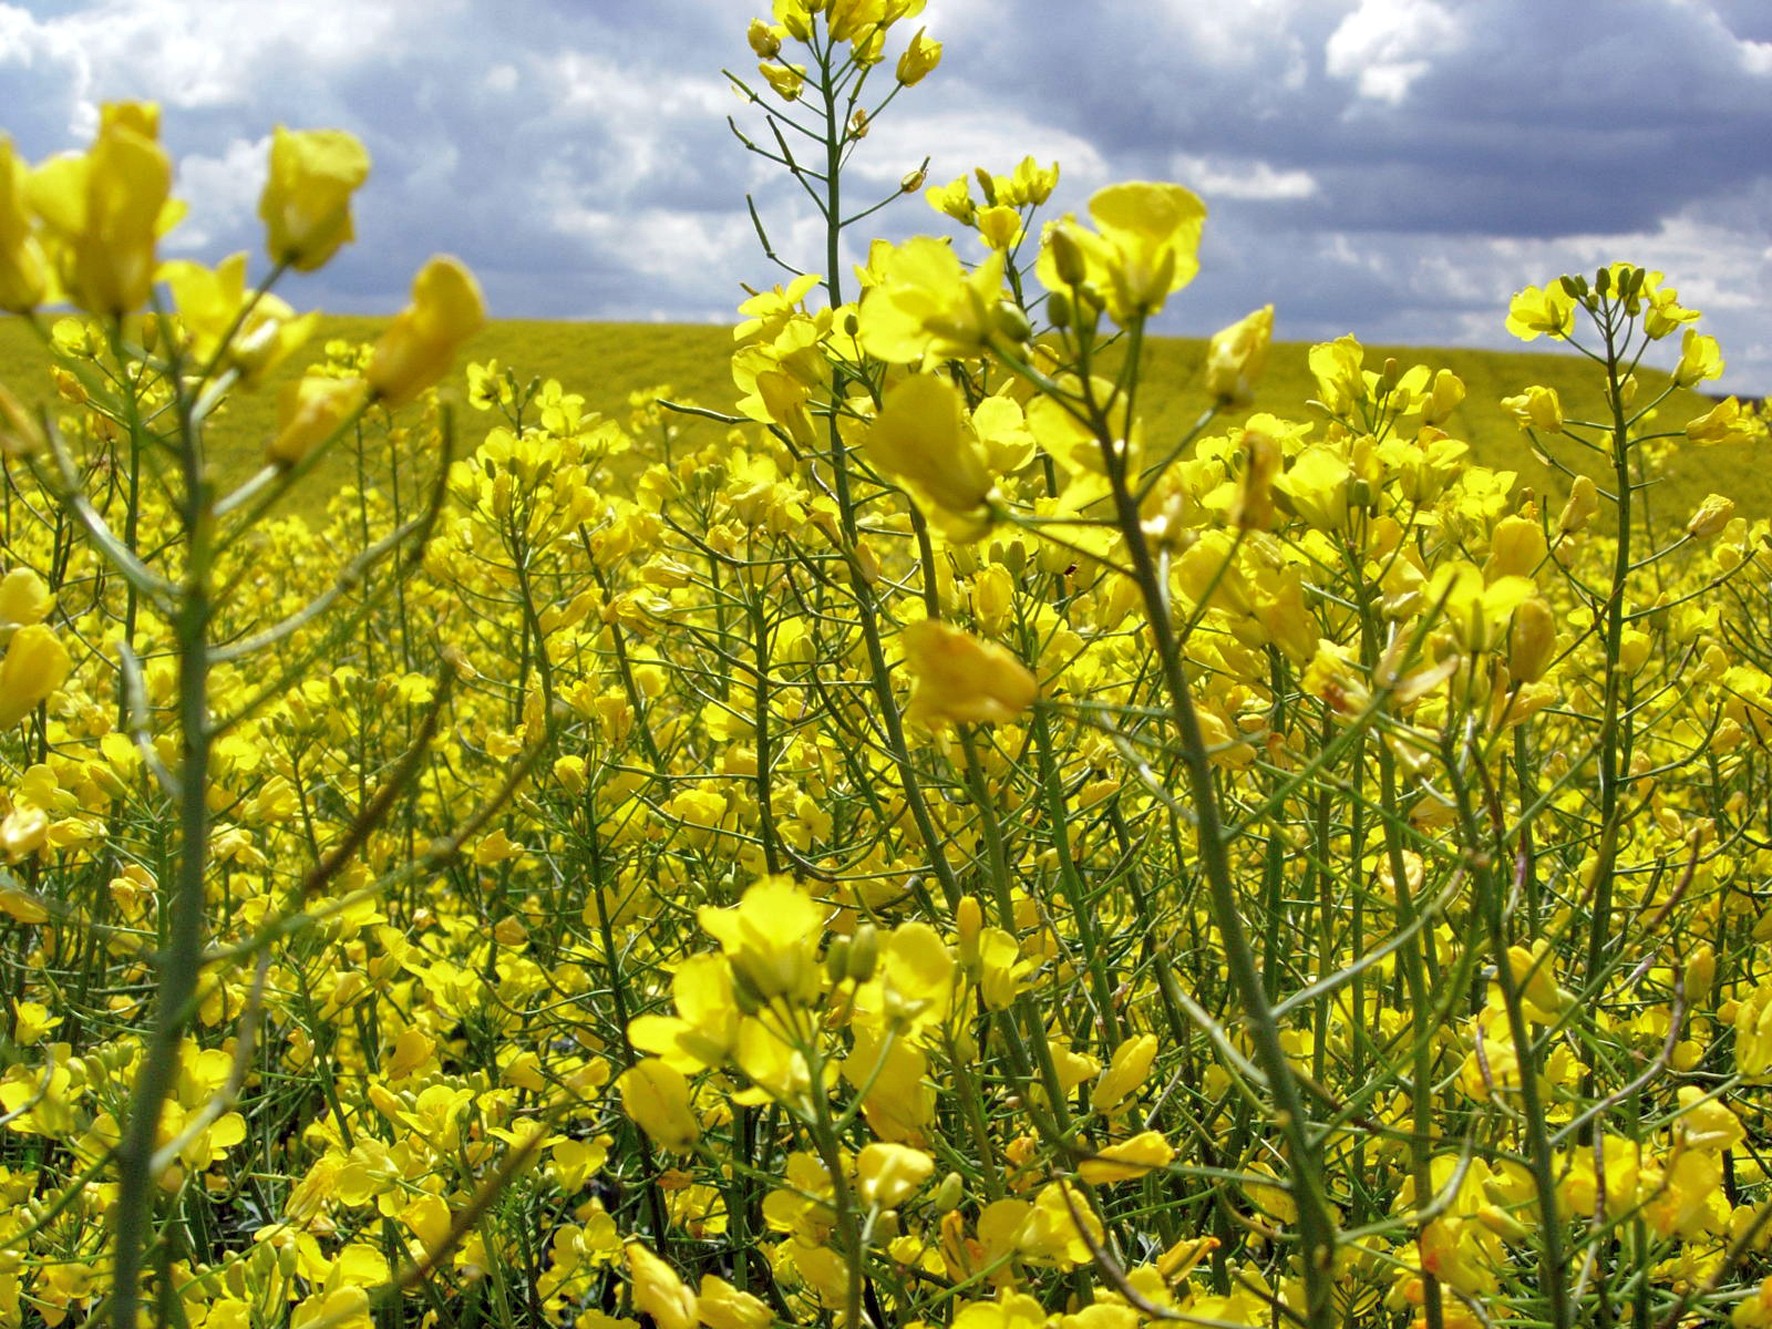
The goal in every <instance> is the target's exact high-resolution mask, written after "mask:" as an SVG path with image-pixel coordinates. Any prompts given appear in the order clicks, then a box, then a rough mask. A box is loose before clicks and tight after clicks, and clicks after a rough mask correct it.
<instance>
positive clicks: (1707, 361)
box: [1674, 328, 1725, 388]
mask: <svg viewBox="0 0 1772 1329" xmlns="http://www.w3.org/2000/svg"><path fill="white" fill-rule="evenodd" d="M1724 368H1725V362H1724V360H1723V348H1722V347H1720V346H1718V345H1717V339H1716V338H1715V337H1706V336H1704V335H1703V334H1702V333H1700V332H1699V331H1698V329H1697V328H1687V329H1686V332H1685V335H1684V336H1683V337H1681V338H1680V363H1679V364H1678V365H1677V366H1676V367H1675V369H1674V382H1675V383H1677V384H1679V385H1680V386H1681V387H1682V388H1689V387H1691V386H1692V385H1693V384H1695V383H1702V382H1703V381H1704V380H1705V379H1709V378H1721V377H1722V376H1723V370H1724Z"/></svg>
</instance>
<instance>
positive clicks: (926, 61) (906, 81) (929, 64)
mask: <svg viewBox="0 0 1772 1329" xmlns="http://www.w3.org/2000/svg"><path fill="white" fill-rule="evenodd" d="M926 32H927V29H925V28H918V29H917V35H916V36H915V37H912V38H911V43H910V45H909V46H907V47H905V49H904V54H903V55H901V56H899V57H898V70H897V75H898V81H899V83H900V84H901V85H902V86H904V87H907V88H908V87H910V86H911V85H913V84H915V83H921V82H922V81H923V79H924V78H926V77H927V76H928V74H929V72H930V71H931V70H933V69H934V68H935V67H936V66H937V65H939V64H940V63H941V43H940V42H938V41H932V40H930V39H929V38H928V37H927V36H925V35H924V34H925V33H926Z"/></svg>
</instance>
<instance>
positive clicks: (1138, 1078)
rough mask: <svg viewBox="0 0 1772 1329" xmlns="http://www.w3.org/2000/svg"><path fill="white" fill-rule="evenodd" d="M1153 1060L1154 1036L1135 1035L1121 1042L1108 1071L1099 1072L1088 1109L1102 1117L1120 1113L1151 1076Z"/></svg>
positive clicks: (1155, 1043)
mask: <svg viewBox="0 0 1772 1329" xmlns="http://www.w3.org/2000/svg"><path fill="white" fill-rule="evenodd" d="M1156 1059H1157V1039H1156V1036H1155V1035H1154V1034H1138V1035H1135V1036H1134V1037H1132V1038H1128V1039H1124V1040H1123V1041H1122V1042H1121V1043H1120V1045H1119V1046H1118V1047H1117V1048H1115V1049H1114V1055H1113V1057H1112V1059H1111V1060H1109V1062H1108V1068H1107V1070H1106V1071H1104V1072H1102V1076H1101V1079H1100V1080H1098V1081H1097V1082H1096V1085H1095V1090H1094V1092H1093V1093H1091V1094H1090V1096H1089V1107H1090V1109H1091V1110H1092V1111H1095V1112H1099V1113H1100V1114H1101V1115H1102V1116H1104V1117H1112V1116H1115V1115H1116V1114H1117V1113H1119V1112H1120V1111H1122V1110H1123V1105H1124V1104H1125V1102H1126V1098H1127V1096H1128V1095H1129V1094H1131V1093H1132V1092H1133V1091H1134V1090H1135V1089H1137V1088H1138V1087H1139V1086H1140V1085H1142V1084H1143V1083H1144V1082H1145V1080H1146V1079H1147V1078H1148V1077H1149V1076H1150V1073H1151V1065H1152V1063H1153V1062H1155V1061H1156Z"/></svg>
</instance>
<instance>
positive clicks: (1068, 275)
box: [1046, 225, 1089, 286]
mask: <svg viewBox="0 0 1772 1329" xmlns="http://www.w3.org/2000/svg"><path fill="white" fill-rule="evenodd" d="M1046 248H1047V249H1048V250H1050V251H1051V254H1052V266H1053V269H1054V271H1056V272H1057V274H1058V280H1059V281H1060V282H1061V283H1062V284H1064V285H1065V286H1081V285H1082V284H1083V283H1084V282H1085V281H1087V280H1088V278H1089V260H1088V259H1087V258H1085V257H1084V255H1083V246H1082V245H1081V244H1079V243H1078V242H1077V237H1076V236H1075V235H1073V234H1072V233H1071V231H1070V228H1069V227H1066V226H1063V225H1060V226H1054V227H1053V228H1052V229H1051V230H1050V231H1048V232H1047V233H1046Z"/></svg>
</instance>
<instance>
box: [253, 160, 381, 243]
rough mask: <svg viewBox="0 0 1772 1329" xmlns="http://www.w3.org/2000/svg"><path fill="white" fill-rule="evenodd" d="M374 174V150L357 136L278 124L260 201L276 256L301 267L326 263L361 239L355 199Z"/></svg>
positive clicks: (268, 238) (262, 215)
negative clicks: (353, 218) (354, 212)
mask: <svg viewBox="0 0 1772 1329" xmlns="http://www.w3.org/2000/svg"><path fill="white" fill-rule="evenodd" d="M368 178H369V153H368V152H367V151H366V150H365V149H364V147H363V144H362V143H361V142H359V141H358V139H357V138H356V137H355V136H354V135H352V134H348V133H346V132H345V131H344V130H342V129H303V130H292V129H286V128H284V127H283V126H282V125H278V126H277V128H276V129H275V130H274V131H273V133H272V135H271V163H270V175H269V177H268V178H267V179H266V181H265V187H264V192H263V193H262V194H261V195H260V196H259V201H258V215H259V218H260V220H262V221H263V222H264V224H265V248H266V250H267V251H269V253H270V256H271V261H272V262H273V263H286V264H288V265H289V266H290V267H292V268H294V269H295V270H296V271H297V272H313V271H314V270H316V269H317V268H320V267H323V266H325V264H326V263H327V262H328V261H329V260H330V259H331V258H332V256H333V255H334V254H336V253H337V252H338V251H339V248H340V247H341V246H343V245H346V244H349V243H350V242H351V241H352V240H353V239H355V238H356V232H355V230H354V229H353V227H352V224H351V198H352V196H353V195H354V194H355V193H356V192H357V190H358V189H360V188H361V187H362V185H363V182H364V181H365V180H367V179H368Z"/></svg>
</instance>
